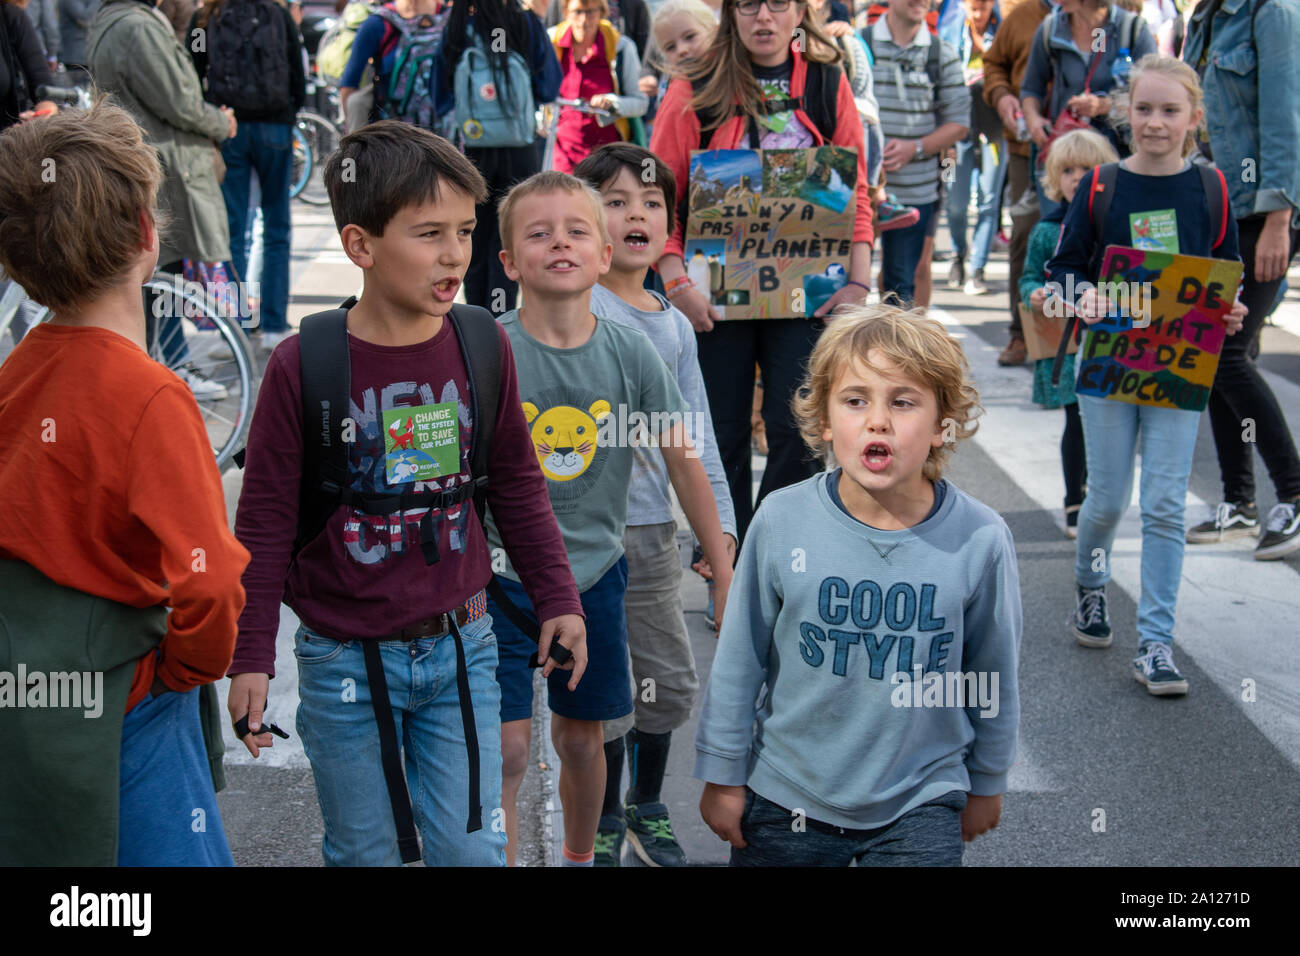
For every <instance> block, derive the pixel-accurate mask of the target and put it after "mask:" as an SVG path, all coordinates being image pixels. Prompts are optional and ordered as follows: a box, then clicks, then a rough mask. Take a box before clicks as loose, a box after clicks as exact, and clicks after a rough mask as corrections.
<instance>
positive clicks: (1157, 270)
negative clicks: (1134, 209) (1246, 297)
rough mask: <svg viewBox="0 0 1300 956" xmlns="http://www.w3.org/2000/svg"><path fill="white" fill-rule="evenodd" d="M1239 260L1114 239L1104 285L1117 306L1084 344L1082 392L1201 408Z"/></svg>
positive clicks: (1215, 362)
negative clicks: (1135, 245)
mask: <svg viewBox="0 0 1300 956" xmlns="http://www.w3.org/2000/svg"><path fill="white" fill-rule="evenodd" d="M1241 269H1242V267H1241V263H1240V262H1225V261H1223V260H1220V259H1205V258H1201V257H1199V256H1184V255H1173V254H1171V253H1167V252H1154V251H1149V250H1143V249H1133V248H1129V247H1126V246H1108V247H1107V248H1106V253H1105V257H1104V258H1103V260H1102V266H1101V282H1100V289H1101V291H1102V292H1104V293H1105V294H1106V295H1107V297H1108V298H1109V299H1110V301H1111V302H1118V306H1117V307H1116V308H1115V309H1114V310H1113V311H1112V313H1111V315H1110V316H1109V317H1107V318H1105V319H1103V320H1102V321H1100V322H1098V323H1096V324H1095V325H1092V326H1091V327H1089V329H1088V333H1087V336H1086V337H1085V338H1084V342H1083V347H1082V348H1081V349H1080V350H1079V380H1078V384H1077V387H1076V391H1077V392H1078V393H1079V394H1080V395H1095V396H1098V397H1100V398H1109V399H1113V400H1115V401H1120V402H1130V403H1132V404H1136V405H1153V406H1156V407H1158V408H1181V409H1186V410H1188V411H1198V412H1199V411H1201V410H1202V409H1204V408H1205V405H1206V402H1208V401H1209V398H1210V386H1211V385H1213V384H1214V373H1215V372H1216V371H1217V369H1218V367H1219V353H1220V351H1221V350H1222V349H1223V339H1224V336H1225V335H1226V334H1227V323H1226V321H1225V319H1224V316H1225V315H1226V314H1227V313H1228V311H1229V310H1230V309H1231V308H1232V303H1233V300H1234V299H1235V298H1236V295H1237V286H1238V284H1239V283H1240V282H1241Z"/></svg>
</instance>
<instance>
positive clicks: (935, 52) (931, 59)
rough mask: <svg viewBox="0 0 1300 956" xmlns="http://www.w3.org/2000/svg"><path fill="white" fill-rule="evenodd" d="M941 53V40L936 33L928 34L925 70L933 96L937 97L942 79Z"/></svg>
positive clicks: (936, 99)
mask: <svg viewBox="0 0 1300 956" xmlns="http://www.w3.org/2000/svg"><path fill="white" fill-rule="evenodd" d="M942 54H943V41H942V40H940V39H939V36H938V34H934V33H932V34H930V47H929V49H928V50H927V51H926V54H925V72H926V73H927V74H928V75H929V77H930V85H931V86H933V87H934V98H935V101H936V102H938V99H939V83H940V81H941V80H942V79H943V64H942V62H941V61H940V59H939V57H940V56H941V55H942Z"/></svg>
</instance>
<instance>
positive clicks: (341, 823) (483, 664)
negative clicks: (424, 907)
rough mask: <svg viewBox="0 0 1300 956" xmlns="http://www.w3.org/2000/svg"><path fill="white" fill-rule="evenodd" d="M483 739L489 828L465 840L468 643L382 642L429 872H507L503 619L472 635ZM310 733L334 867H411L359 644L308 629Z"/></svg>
mask: <svg viewBox="0 0 1300 956" xmlns="http://www.w3.org/2000/svg"><path fill="white" fill-rule="evenodd" d="M461 638H462V641H463V643H464V645H465V666H466V667H467V668H468V670H469V684H470V696H471V698H472V699H473V702H474V725H475V728H476V730H477V731H478V746H479V768H480V784H479V786H480V788H481V791H480V792H481V795H482V803H483V828H482V829H480V830H478V831H476V832H474V833H466V832H465V820H466V818H467V817H468V815H469V808H468V807H467V806H466V801H467V785H466V779H467V777H468V774H469V763H468V758H467V757H466V755H465V731H464V727H463V725H462V724H461V716H460V698H459V697H458V696H457V693H456V645H455V641H454V640H453V639H452V638H451V637H450V636H443V637H431V638H423V639H421V640H418V641H411V642H409V643H407V642H402V641H382V642H381V643H380V645H379V655H380V657H381V659H382V660H383V664H384V677H385V678H386V680H387V681H388V702H389V705H390V706H391V707H392V709H393V721H394V723H395V724H396V725H397V739H398V743H399V745H400V746H401V749H402V753H403V757H404V763H405V766H406V784H407V788H408V789H409V791H410V795H411V809H412V810H413V812H414V816H415V824H416V827H417V828H418V829H419V831H420V840H421V842H422V844H423V854H424V862H425V863H426V864H427V865H429V866H505V863H506V834H505V823H504V815H503V813H502V812H501V811H500V807H501V716H500V708H501V691H500V689H499V688H498V687H497V682H496V667H497V642H496V636H495V634H494V633H493V630H492V616H491V615H490V614H484V615H483V616H482V617H481V618H479V619H478V620H476V621H471V622H470V623H468V624H466V625H465V626H464V627H462V628H461ZM294 656H295V657H296V658H297V659H298V696H299V703H298V719H297V728H298V735H299V736H300V737H301V738H302V745H303V750H304V751H306V754H307V759H308V760H310V761H311V769H312V773H313V775H314V776H315V778H316V797H317V799H318V800H319V801H320V810H321V816H322V817H324V819H325V839H324V841H323V842H322V844H321V855H322V856H323V857H324V858H325V864H326V865H327V866H400V865H401V855H400V854H399V853H398V849H397V828H396V825H395V824H394V823H393V809H392V803H391V802H390V801H389V798H388V788H387V785H386V784H385V782H384V768H383V763H382V760H381V757H380V751H379V734H378V730H377V728H376V727H375V715H374V710H373V709H372V706H371V698H370V685H369V682H368V681H367V680H366V664H365V660H364V658H363V653H362V649H361V644H360V642H358V641H346V642H339V641H335V640H333V639H331V638H328V637H323V636H322V635H320V634H317V633H316V632H314V631H311V630H309V629H307V628H306V627H299V628H298V633H297V634H296V635H295V636H294Z"/></svg>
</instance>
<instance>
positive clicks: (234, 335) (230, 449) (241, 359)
mask: <svg viewBox="0 0 1300 956" xmlns="http://www.w3.org/2000/svg"><path fill="white" fill-rule="evenodd" d="M145 289H146V290H147V291H146V295H145V303H146V313H145V316H146V322H147V325H148V341H149V354H150V355H151V356H152V357H153V358H155V359H157V360H158V361H160V362H162V363H163V364H164V365H166V366H167V367H168V368H170V369H171V370H172V371H173V372H175V373H176V374H177V375H178V376H180V378H181V380H182V381H184V382H186V383H187V384H189V385H190V388H191V389H192V390H193V391H194V393H195V395H194V397H195V399H196V400H197V401H198V403H199V411H200V412H201V413H202V415H203V424H204V425H205V426H206V428H207V430H208V437H209V439H210V440H211V442H212V453H213V455H214V456H215V457H216V459H217V469H218V470H220V471H225V470H226V469H227V468H228V467H230V465H231V463H232V459H233V458H234V455H235V452H237V451H239V450H240V449H241V448H243V447H244V440H245V438H247V436H248V426H249V423H250V422H251V421H252V417H253V403H254V401H255V399H256V393H257V367H256V365H255V364H254V362H253V353H252V349H251V347H250V346H249V343H248V336H246V335H245V334H244V330H243V329H242V328H241V327H240V323H239V317H238V316H228V315H225V314H224V312H223V310H222V309H221V308H219V307H218V306H217V305H216V302H215V301H214V300H213V298H212V297H211V296H209V295H208V294H207V293H206V292H205V291H203V289H202V287H201V286H199V285H197V284H195V283H192V282H181V283H180V287H179V291H178V287H177V280H176V277H175V276H171V275H168V274H166V273H156V274H155V275H154V277H153V278H152V279H150V280H149V281H148V282H146V283H145ZM154 296H157V297H158V298H154ZM159 301H161V302H163V303H166V305H165V306H162V307H160V308H159V309H158V310H157V311H160V312H162V315H156V314H155V311H154V309H153V308H152V307H151V305H150V303H151V302H153V303H156V302H159Z"/></svg>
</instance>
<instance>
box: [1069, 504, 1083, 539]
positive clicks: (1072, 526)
mask: <svg viewBox="0 0 1300 956" xmlns="http://www.w3.org/2000/svg"><path fill="white" fill-rule="evenodd" d="M1082 507H1083V505H1066V506H1065V536H1066V537H1067V538H1071V539H1074V538H1078V537H1079V509H1081V508H1082Z"/></svg>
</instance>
